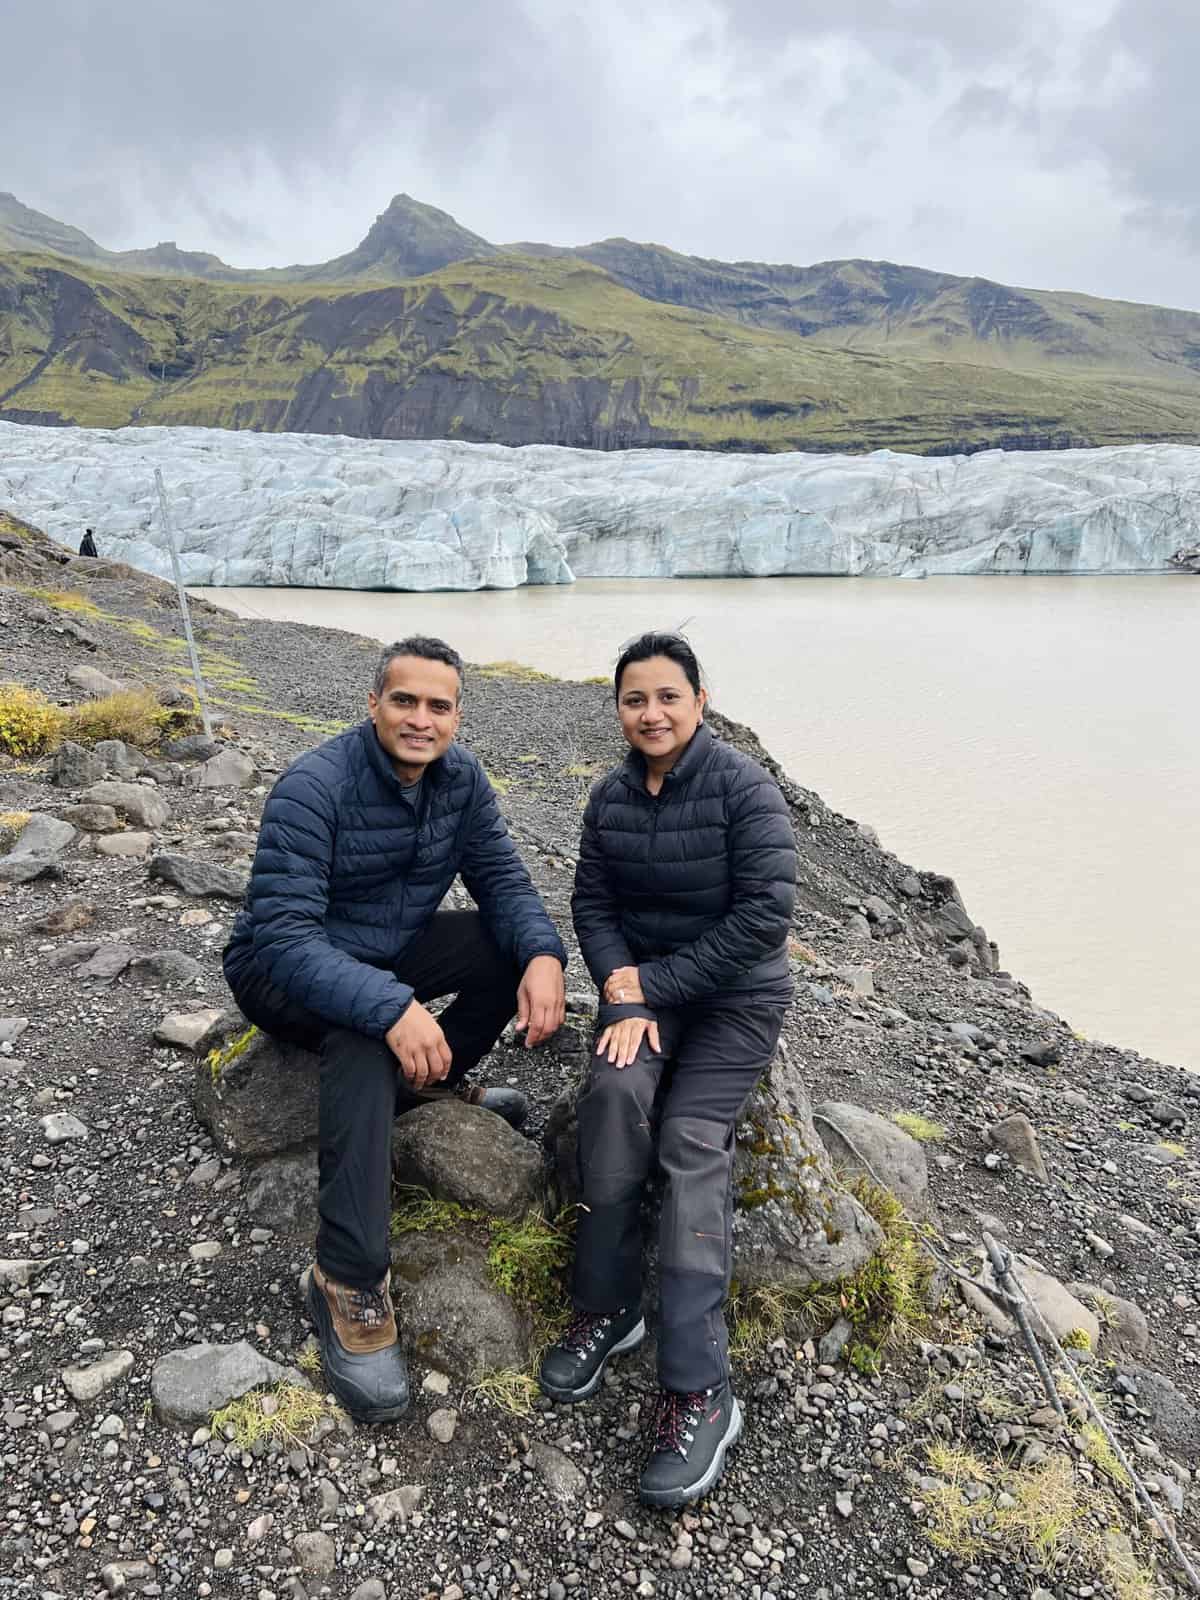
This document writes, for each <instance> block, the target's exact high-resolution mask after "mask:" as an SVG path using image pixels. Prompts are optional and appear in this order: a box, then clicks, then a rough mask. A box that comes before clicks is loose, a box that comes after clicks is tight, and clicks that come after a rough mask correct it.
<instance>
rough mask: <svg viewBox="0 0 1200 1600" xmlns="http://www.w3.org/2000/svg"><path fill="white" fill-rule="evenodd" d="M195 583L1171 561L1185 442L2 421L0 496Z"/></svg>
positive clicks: (416, 586)
mask: <svg viewBox="0 0 1200 1600" xmlns="http://www.w3.org/2000/svg"><path fill="white" fill-rule="evenodd" d="M156 467H158V468H161V470H162V474H163V479H164V482H165V484H166V489H167V495H168V499H169V502H170V506H171V514H172V520H173V522H174V524H175V527H176V530H177V535H178V541H179V545H180V552H181V560H182V566H183V573H184V577H185V579H186V581H187V582H188V583H190V584H194V585H237V586H246V585H258V586H263V585H297V586H301V587H306V588H339V589H402V590H429V589H508V588H515V587H517V586H518V585H521V584H547V583H571V582H573V581H574V580H575V579H577V578H629V577H641V578H684V577H689V578H691V577H714V578H716V577H720V578H731V577H753V578H757V577H774V576H796V577H801V576H821V577H828V576H847V577H861V576H876V577H926V576H933V575H937V574H944V573H1075V574H1085V573H1140V572H1167V571H1172V570H1180V567H1179V565H1177V566H1175V567H1173V566H1172V558H1173V557H1174V556H1175V555H1176V554H1177V553H1179V552H1183V551H1184V549H1185V547H1188V546H1195V545H1196V544H1197V543H1198V542H1200V448H1196V447H1193V446H1187V445H1169V444H1152V445H1126V446H1120V447H1113V448H1106V449H1096V450H1061V451H1029V452H1005V451H1002V450H986V451H981V452H979V453H978V454H975V455H958V456H911V455H901V454H897V453H894V452H892V451H888V450H878V451H875V452H873V453H872V454H870V455H863V456H848V455H841V456H839V455H815V454H807V453H800V452H787V453H780V454H774V455H725V454H716V453H702V452H684V451H675V450H630V451H621V452H605V451H594V450H570V449H564V448H560V447H558V446H554V445H525V446H522V447H520V448H516V449H514V448H511V447H509V446H504V445H484V444H462V443H458V442H455V441H453V440H439V439H435V440H428V441H424V440H417V441H409V440H395V441H393V440H382V439H351V438H341V437H331V436H329V435H326V434H271V433H250V432H227V431H222V430H217V429H207V428H122V429H96V428H42V427H30V426H25V425H22V424H16V423H4V422H0V507H6V508H7V509H9V510H11V511H13V512H15V513H16V514H17V515H18V516H22V517H25V518H27V519H28V520H29V521H31V522H33V523H35V524H37V525H38V526H40V527H42V528H43V529H44V530H45V531H46V532H47V533H49V534H51V535H52V536H53V537H54V538H56V539H59V540H60V541H62V542H63V543H64V544H67V545H70V546H71V547H72V548H73V547H75V546H76V545H77V544H78V542H79V539H80V538H81V536H82V533H83V530H84V528H85V527H92V528H94V529H95V531H96V539H97V543H98V545H99V548H100V553H101V555H103V556H106V557H109V558H111V559H114V560H120V561H125V562H128V563H130V564H131V565H132V566H134V567H138V568H141V569H142V570H143V571H146V572H152V573H155V574H157V575H158V576H160V577H169V576H170V572H171V567H170V556H169V552H168V546H167V543H166V539H165V536H164V531H163V529H162V528H161V526H160V525H159V516H158V509H157V500H156V496H155V489H154V470H155V468H156Z"/></svg>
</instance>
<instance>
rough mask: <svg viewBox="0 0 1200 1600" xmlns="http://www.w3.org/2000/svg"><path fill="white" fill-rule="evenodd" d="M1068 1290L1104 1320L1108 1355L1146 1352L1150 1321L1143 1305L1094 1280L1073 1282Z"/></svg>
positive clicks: (1103, 1339) (1104, 1344) (1102, 1328)
mask: <svg viewBox="0 0 1200 1600" xmlns="http://www.w3.org/2000/svg"><path fill="white" fill-rule="evenodd" d="M1067 1291H1068V1293H1070V1294H1073V1295H1074V1296H1075V1298H1076V1300H1082V1302H1083V1304H1084V1305H1085V1306H1090V1307H1091V1309H1092V1310H1093V1311H1094V1312H1095V1313H1096V1316H1097V1318H1098V1319H1099V1322H1100V1349H1101V1352H1102V1353H1103V1354H1104V1355H1106V1356H1134V1357H1137V1356H1146V1355H1149V1353H1150V1324H1149V1322H1147V1320H1146V1313H1145V1312H1144V1311H1143V1310H1142V1308H1141V1306H1139V1305H1135V1304H1134V1302H1133V1301H1132V1300H1126V1299H1125V1298H1124V1297H1123V1296H1122V1295H1119V1294H1108V1293H1107V1292H1106V1291H1105V1290H1104V1289H1101V1288H1100V1287H1099V1286H1098V1285H1097V1284H1094V1283H1069V1284H1068V1285H1067Z"/></svg>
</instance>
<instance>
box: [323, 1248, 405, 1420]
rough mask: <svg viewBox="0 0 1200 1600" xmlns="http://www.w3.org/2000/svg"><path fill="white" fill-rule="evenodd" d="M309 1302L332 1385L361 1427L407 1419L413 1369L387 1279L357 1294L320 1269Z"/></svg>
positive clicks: (355, 1290)
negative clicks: (404, 1350) (410, 1369)
mask: <svg viewBox="0 0 1200 1600" xmlns="http://www.w3.org/2000/svg"><path fill="white" fill-rule="evenodd" d="M306 1300H307V1308H308V1314H309V1316H310V1318H311V1319H312V1323H313V1326H314V1328H315V1329H316V1332H317V1338H318V1339H319V1340H320V1343H321V1365H322V1366H323V1367H324V1369H325V1378H326V1381H327V1382H328V1384H329V1387H330V1388H331V1389H332V1390H333V1392H334V1394H335V1395H336V1397H337V1399H338V1400H339V1401H340V1402H341V1403H342V1405H344V1406H345V1408H346V1410H347V1411H348V1412H349V1413H350V1415H351V1416H352V1417H353V1418H354V1420H355V1422H394V1421H395V1420H396V1418H397V1417H402V1416H403V1415H404V1413H405V1412H406V1411H407V1410H408V1399H409V1394H408V1368H407V1367H406V1365H405V1362H404V1356H403V1354H402V1353H401V1350H400V1338H399V1335H398V1333H397V1332H396V1312H395V1309H394V1307H393V1306H392V1296H391V1291H390V1288H389V1285H388V1279H387V1275H386V1274H385V1275H384V1277H383V1279H382V1280H381V1282H380V1283H378V1284H377V1285H376V1287H375V1288H374V1289H352V1288H349V1287H347V1285H345V1284H343V1283H335V1282H334V1281H333V1279H332V1278H327V1277H326V1276H325V1274H324V1273H323V1272H322V1271H321V1269H320V1267H318V1266H314V1267H313V1268H312V1270H311V1272H310V1273H309V1277H308V1291H307V1295H306Z"/></svg>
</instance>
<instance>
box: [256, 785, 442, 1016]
mask: <svg viewBox="0 0 1200 1600" xmlns="http://www.w3.org/2000/svg"><path fill="white" fill-rule="evenodd" d="M336 834H337V811H336V805H335V800H334V795H333V792H332V790H331V787H330V784H329V782H328V781H323V779H322V777H321V775H320V774H318V773H314V772H313V770H312V768H311V767H308V768H304V767H301V768H299V769H297V768H295V767H293V768H292V769H291V770H290V771H288V772H285V773H284V775H283V777H282V778H280V780H279V782H278V783H277V784H276V785H275V787H274V789H273V790H272V791H271V794H270V797H269V798H268V800H267V803H266V806H265V807H264V809H263V816H262V826H261V829H260V830H259V837H258V851H257V853H256V855H255V857H254V868H253V872H252V874H251V880H250V898H251V904H252V905H253V908H254V922H253V927H254V954H255V958H256V960H257V961H258V962H259V964H260V965H261V967H262V968H263V970H264V971H265V972H266V973H267V975H268V976H269V977H270V979H271V981H272V982H273V983H275V984H278V986H279V987H280V988H281V989H282V990H283V991H284V993H285V994H286V995H287V996H288V997H289V999H291V1000H294V1001H296V1002H297V1003H298V1004H300V1005H302V1006H306V1007H307V1008H308V1010H309V1011H313V1012H315V1013H316V1015H317V1016H319V1017H322V1018H324V1020H325V1021H326V1022H331V1023H333V1024H334V1025H335V1026H336V1027H341V1028H352V1029H353V1030H354V1031H355V1032H356V1033H363V1034H366V1035H368V1037H370V1038H373V1039H382V1038H383V1036H384V1034H386V1033H387V1031H388V1029H389V1028H390V1027H391V1026H392V1024H393V1023H394V1022H395V1021H396V1020H397V1018H399V1016H400V1015H401V1014H402V1012H403V1011H404V1010H405V1009H406V1008H407V1006H408V1003H409V1001H410V1000H411V999H412V997H413V992H412V990H411V989H410V988H409V987H408V985H407V984H403V983H401V982H399V980H398V979H397V978H395V977H394V976H393V975H392V973H390V972H385V971H383V970H382V969H381V968H379V967H372V966H370V965H368V964H367V963H366V962H365V961H357V960H355V958H354V957H353V956H352V955H349V954H347V952H346V951H344V950H338V949H337V948H336V947H335V946H334V945H332V944H331V943H330V942H329V940H328V939H327V938H326V936H325V913H326V910H327V908H328V903H329V875H330V869H331V866H332V862H333V846H334V839H335V836H336Z"/></svg>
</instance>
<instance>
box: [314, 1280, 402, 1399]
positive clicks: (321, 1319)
mask: <svg viewBox="0 0 1200 1600" xmlns="http://www.w3.org/2000/svg"><path fill="white" fill-rule="evenodd" d="M305 1299H306V1302H307V1310H308V1315H309V1318H310V1320H311V1321H312V1325H313V1327H314V1328H315V1329H316V1330H317V1343H318V1344H319V1345H320V1346H321V1371H322V1372H323V1373H324V1374H325V1382H326V1383H327V1384H328V1385H329V1387H330V1389H332V1390H333V1393H334V1395H335V1396H336V1397H337V1400H338V1404H339V1405H343V1406H345V1408H346V1410H347V1412H349V1414H350V1416H351V1417H352V1418H353V1419H354V1421H355V1422H363V1423H372V1422H398V1421H399V1420H400V1418H401V1417H402V1416H403V1415H404V1414H405V1412H406V1411H407V1410H408V1408H409V1406H410V1405H411V1404H412V1396H411V1395H410V1396H409V1398H408V1399H407V1400H406V1401H405V1402H404V1404H403V1405H400V1406H378V1407H376V1408H375V1410H373V1411H368V1410H364V1409H363V1408H362V1407H361V1406H360V1407H355V1406H352V1405H350V1404H349V1402H348V1401H346V1400H343V1399H342V1396H341V1395H340V1394H338V1389H337V1384H336V1382H335V1381H334V1378H333V1376H332V1374H331V1373H330V1371H329V1368H328V1366H326V1364H325V1343H326V1340H328V1339H333V1338H335V1337H336V1335H335V1333H334V1331H333V1320H332V1318H331V1317H330V1315H329V1307H328V1306H327V1305H326V1304H325V1296H324V1295H323V1294H322V1293H321V1291H320V1290H319V1289H318V1288H317V1285H316V1280H315V1279H314V1278H313V1275H312V1273H311V1272H310V1273H309V1275H308V1289H307V1291H306V1295H305Z"/></svg>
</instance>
